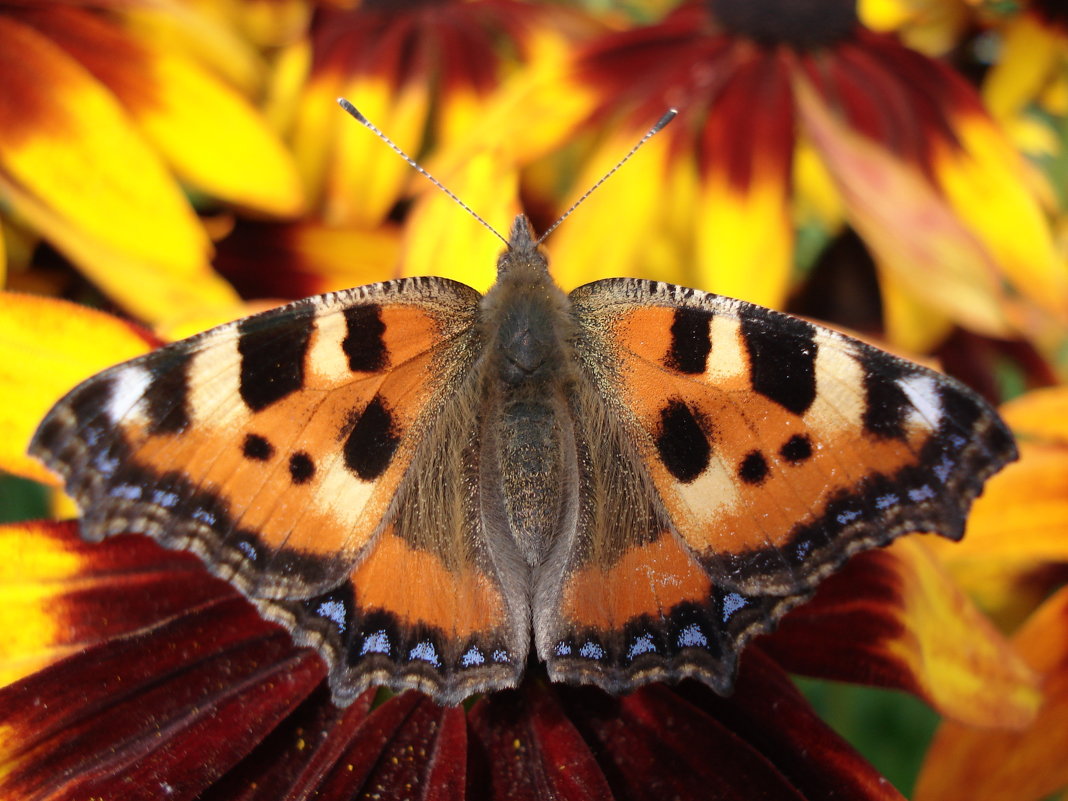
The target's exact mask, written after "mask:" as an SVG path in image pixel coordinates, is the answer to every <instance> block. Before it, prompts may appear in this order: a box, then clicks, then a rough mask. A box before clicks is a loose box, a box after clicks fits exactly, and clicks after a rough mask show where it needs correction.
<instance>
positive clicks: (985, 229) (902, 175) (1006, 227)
mask: <svg viewBox="0 0 1068 801" xmlns="http://www.w3.org/2000/svg"><path fill="white" fill-rule="evenodd" d="M577 61H578V64H577V67H576V72H575V76H574V78H573V80H574V83H575V84H577V85H579V86H581V87H594V88H595V89H596V91H597V92H598V94H599V96H600V97H601V98H602V102H601V103H600V104H599V107H598V112H597V116H596V119H597V120H598V122H599V124H600V125H604V120H605V119H611V120H615V121H617V122H616V123H615V124H614V127H613V128H612V135H610V136H607V137H605V138H604V142H603V145H602V146H601V147H599V148H598V150H597V151H596V153H595V154H594V156H593V157H592V158H591V159H590V160H589V162H588V165H587V167H586V169H584V170H583V172H582V173H581V174H580V177H579V178H578V180H577V181H576V184H575V185H576V187H577V188H578V189H579V190H581V189H584V188H585V187H587V186H589V185H590V183H591V182H592V181H593V180H595V178H596V177H598V176H599V175H601V174H603V173H604V171H605V170H606V165H610V163H611V161H612V158H613V155H614V154H616V153H619V152H621V151H623V150H625V149H626V146H625V144H624V143H627V142H631V141H633V139H634V138H635V135H636V132H637V131H640V130H642V129H643V128H644V127H645V126H647V125H648V120H650V119H655V118H656V117H657V115H658V114H659V113H660V112H661V111H662V110H663V109H664V108H665V107H668V106H676V107H678V108H679V109H680V110H681V114H680V119H679V121H678V123H677V124H675V125H674V126H673V127H672V129H669V130H667V131H665V133H664V134H663V135H662V136H661V137H659V141H654V142H652V143H650V146H649V147H648V148H647V149H646V152H645V153H643V158H642V159H641V160H640V162H639V163H637V164H635V165H633V166H632V167H629V168H628V169H627V170H626V171H625V172H624V173H623V174H622V175H620V176H618V177H617V178H614V179H613V180H614V181H615V185H614V187H613V191H612V192H605V193H600V194H599V195H597V196H595V197H593V198H591V199H590V201H588V203H587V207H586V208H585V209H584V210H583V215H584V219H583V225H582V226H578V225H575V226H571V227H567V228H564V229H562V230H561V231H560V232H559V233H558V234H557V235H555V239H554V240H553V241H552V242H551V245H550V246H551V248H552V250H553V253H554V255H555V263H556V265H557V267H558V268H559V269H560V270H561V271H564V272H562V277H563V279H564V282H565V283H567V284H574V283H579V282H581V281H585V280H589V279H590V278H593V277H602V276H607V275H609V274H615V273H618V272H620V271H623V272H626V273H628V274H635V273H636V274H649V275H656V276H657V277H659V278H664V279H667V280H673V281H678V282H681V283H689V284H696V285H699V286H702V287H704V288H706V289H711V290H713V291H717V292H721V293H723V294H727V295H732V296H737V297H744V298H747V299H750V300H754V301H756V302H759V303H763V304H765V305H771V306H781V305H782V304H783V303H784V301H785V298H786V297H787V294H788V293H789V291H790V290H791V288H792V286H793V273H792V271H793V268H794V237H795V230H796V228H797V227H798V225H800V224H806V223H818V224H819V225H821V226H823V227H824V228H825V229H827V230H832V231H833V230H835V229H836V227H837V226H838V225H839V223H840V222H841V221H842V220H843V219H844V220H845V221H848V222H849V224H850V225H851V226H852V227H853V228H854V229H855V230H856V231H857V232H858V233H859V234H860V236H861V237H862V239H863V241H864V243H865V244H866V245H867V247H868V249H869V250H870V251H871V253H872V255H873V256H874V258H875V261H876V263H877V265H878V268H879V276H880V286H881V290H882V295H883V301H884V307H885V320H886V327H887V331H888V335H889V337H890V338H891V340H892V341H894V342H897V343H899V344H901V345H903V346H906V347H910V348H912V349H914V350H922V349H924V348H926V347H930V346H931V345H932V344H933V343H935V342H937V341H938V339H939V338H940V337H941V336H943V335H944V334H945V332H946V330H947V325H948V324H949V323H950V322H954V323H957V324H959V325H962V326H964V327H967V328H969V329H971V330H974V331H977V332H980V333H984V334H987V335H993V336H1001V337H1006V336H1017V335H1021V334H1022V335H1025V336H1029V337H1032V338H1033V339H1035V340H1037V341H1040V342H1042V343H1043V344H1044V345H1046V346H1047V347H1051V346H1052V345H1053V344H1055V343H1056V342H1057V341H1058V337H1059V332H1060V331H1061V328H1060V324H1061V323H1062V322H1063V321H1064V320H1065V318H1066V314H1068V277H1066V275H1065V271H1064V269H1063V265H1062V264H1061V263H1060V262H1059V260H1058V259H1057V256H1056V253H1055V251H1054V248H1053V244H1052V240H1051V235H1050V231H1049V227H1048V223H1047V221H1046V219H1045V217H1044V216H1043V213H1042V210H1041V209H1040V206H1039V204H1038V202H1037V201H1036V200H1035V198H1034V197H1033V196H1032V195H1031V194H1030V192H1029V190H1028V188H1027V181H1026V180H1025V177H1026V176H1025V172H1024V170H1023V167H1022V164H1021V161H1020V157H1019V155H1018V154H1017V153H1016V152H1015V151H1014V150H1013V149H1012V147H1011V146H1010V145H1009V143H1008V141H1007V140H1006V138H1005V137H1004V135H1003V134H1002V133H1001V132H1000V131H999V129H998V127H997V126H996V125H995V124H994V122H993V121H992V119H991V118H990V117H989V115H988V114H987V113H986V112H985V111H984V110H983V107H982V104H981V103H980V100H979V97H978V95H977V93H976V92H975V90H974V89H972V88H971V86H969V84H968V83H967V82H966V81H965V80H964V79H963V78H962V77H961V76H960V75H959V74H957V73H956V72H955V71H954V70H953V69H952V68H951V67H950V66H948V65H946V64H945V63H943V62H941V61H938V60H935V59H932V58H929V57H927V56H925V55H922V54H920V53H918V52H916V51H914V50H911V49H909V48H907V47H905V46H904V45H902V44H901V43H900V42H899V41H898V40H897V39H896V38H894V37H893V36H891V35H888V34H879V33H875V32H873V31H871V30H869V29H867V28H865V27H864V26H863V25H861V24H860V23H859V21H858V19H857V16H856V11H855V8H854V4H853V2H851V0H835V1H834V2H824V3H795V2H783V1H782V0H760V1H759V2H750V1H749V0H737V1H735V0H710V1H709V2H703V3H687V4H685V5H683V6H682V7H680V8H679V9H678V10H677V11H676V12H674V13H672V14H671V15H669V16H668V17H667V18H666V19H664V20H663V21H662V22H661V23H659V24H656V25H651V26H646V27H639V28H635V29H633V30H629V31H626V32H623V33H619V34H611V35H609V36H607V37H605V38H603V39H602V40H600V41H598V42H595V43H593V44H591V45H590V46H588V47H587V48H586V49H585V50H584V51H583V52H582V53H581V54H580V55H579V56H578V58H577ZM589 228H596V229H599V230H612V231H613V232H614V236H613V237H612V239H611V241H610V242H609V243H608V244H605V243H604V241H603V238H598V237H591V236H588V234H587V233H586V231H587V230H588V229H589ZM584 229H585V230H584Z"/></svg>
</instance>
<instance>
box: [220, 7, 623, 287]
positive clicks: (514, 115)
mask: <svg viewBox="0 0 1068 801" xmlns="http://www.w3.org/2000/svg"><path fill="white" fill-rule="evenodd" d="M343 5H344V4H337V5H335V6H331V5H330V4H321V5H320V6H319V7H318V8H317V9H316V12H315V14H314V16H313V17H312V19H311V22H310V25H309V28H308V31H307V33H306V35H304V36H303V37H301V38H299V39H298V40H297V41H295V42H293V43H292V44H291V45H290V46H288V47H287V48H285V50H284V51H283V53H282V54H281V56H280V58H279V59H278V65H277V69H276V70H275V76H274V80H273V84H272V91H271V93H270V97H271V100H270V102H269V112H268V113H269V114H270V116H271V117H272V119H274V120H275V121H276V123H277V124H278V125H279V126H280V128H281V129H283V130H284V131H285V132H286V136H287V138H288V140H289V142H290V143H291V147H292V150H293V152H294V154H295V157H296V160H297V163H298V165H299V168H300V170H301V173H302V176H303V179H304V183H305V185H306V186H307V187H308V194H309V197H310V199H311V204H312V208H311V210H310V214H309V215H307V216H306V217H305V218H304V219H302V220H300V221H299V222H297V223H294V224H292V225H272V224H264V223H258V222H254V223H247V222H239V223H238V225H237V226H236V228H235V229H234V231H233V232H232V235H231V236H229V237H227V238H226V239H224V240H223V241H222V242H221V243H220V249H219V258H218V260H217V262H216V265H217V267H218V269H219V270H220V271H221V272H222V273H223V274H224V275H226V276H227V277H228V278H230V279H232V280H233V281H234V282H235V283H237V284H238V285H239V286H240V287H241V288H242V290H243V291H244V292H245V294H246V295H247V294H248V293H253V294H255V295H257V296H264V295H265V294H266V295H272V296H275V297H290V298H296V297H302V296H305V295H309V294H317V293H321V292H325V291H329V290H335V289H341V288H345V287H349V286H352V285H354V284H360V283H366V282H368V281H372V280H377V279H382V278H389V277H396V276H398V275H400V274H405V275H415V274H419V275H426V274H438V275H446V276H448V277H453V278H462V280H466V281H467V282H468V283H470V284H472V285H474V286H483V287H484V286H485V285H487V284H488V283H489V279H490V277H491V272H492V267H493V264H494V262H495V259H496V249H497V247H498V245H499V243H498V242H496V241H495V240H494V239H492V238H491V237H486V236H485V231H484V230H483V229H482V228H480V227H479V226H478V225H477V223H474V221H473V220H469V219H466V218H463V217H462V216H461V218H460V219H457V215H456V210H455V206H453V205H452V203H451V202H449V201H447V200H446V201H444V202H437V201H438V200H440V199H439V198H434V197H432V196H433V195H436V194H438V193H437V190H435V189H434V188H433V187H432V186H431V185H430V184H429V183H428V182H426V181H425V180H424V179H423V178H422V177H420V176H417V175H416V174H415V173H414V171H413V170H412V168H411V167H410V166H409V165H407V164H405V162H404V161H403V160H402V159H400V158H396V157H394V156H392V155H391V154H389V153H388V152H387V151H386V150H385V148H384V147H383V145H382V143H381V142H379V141H377V140H376V139H375V138H374V137H373V136H371V135H369V134H368V132H367V131H366V130H364V129H363V128H362V127H361V126H359V125H357V124H356V123H354V122H353V120H351V119H350V118H349V117H347V116H346V115H344V114H342V113H339V110H338V108H337V105H336V104H335V102H334V101H335V99H336V98H337V97H339V96H344V97H347V98H351V100H352V101H353V102H354V103H355V104H356V105H357V106H358V107H359V108H360V110H361V111H362V112H363V113H364V114H366V116H367V117H368V118H369V119H370V120H372V121H373V122H374V123H375V124H376V125H377V126H378V127H379V128H381V129H382V130H383V131H384V132H385V133H386V134H387V135H388V136H389V138H390V139H391V140H392V141H394V142H395V143H396V144H397V145H398V146H399V147H400V148H401V149H403V150H404V151H405V152H407V153H409V154H411V155H412V156H413V157H416V158H418V159H419V160H420V162H421V163H423V164H424V165H425V166H426V167H428V168H429V169H430V170H431V172H433V173H434V174H435V175H437V176H438V177H439V178H440V179H442V180H444V181H445V182H446V183H447V184H449V185H450V186H451V187H452V189H453V190H455V191H456V192H457V193H458V194H459V195H461V196H462V197H463V198H464V200H465V202H466V203H468V204H469V205H470V206H471V207H472V208H475V209H477V210H478V211H479V213H481V214H483V215H485V216H486V217H488V218H489V219H491V220H494V222H495V223H497V224H499V225H502V226H503V225H506V224H507V223H508V222H510V221H511V219H512V218H513V217H514V215H515V214H516V212H517V211H518V210H519V209H518V199H517V198H518V173H519V170H520V167H521V166H522V165H523V164H524V163H526V162H528V161H529V160H530V159H531V158H533V155H532V153H533V154H542V153H544V152H545V151H546V150H550V149H552V148H553V147H554V146H556V145H559V144H560V142H562V141H564V140H565V139H566V137H567V136H568V135H569V134H570V132H571V130H572V129H573V127H574V123H575V121H576V120H577V119H578V118H579V117H580V116H581V115H582V114H584V113H586V112H588V109H589V105H588V103H583V102H582V101H581V99H572V100H568V99H567V98H566V96H564V97H561V98H554V99H552V101H551V106H550V107H548V108H543V109H532V108H530V107H529V106H528V107H526V108H524V109H521V110H517V109H511V113H509V114H507V115H506V117H505V119H504V120H503V121H502V120H500V119H496V118H495V117H494V115H495V114H500V113H501V110H500V105H499V102H498V101H499V96H500V94H501V92H502V91H505V88H506V87H507V92H508V93H509V94H510V95H512V96H514V95H516V94H518V95H523V96H525V94H524V90H523V89H517V88H516V87H525V86H529V85H531V84H538V85H553V86H555V83H554V82H553V79H552V77H551V76H555V75H556V74H557V73H558V72H559V70H560V69H561V65H562V63H563V60H564V55H565V54H566V53H567V52H569V50H570V49H572V47H573V43H574V42H575V41H576V40H578V39H579V38H581V37H584V36H585V37H588V36H589V35H590V33H591V32H593V31H601V30H602V28H601V26H599V25H597V24H596V23H595V22H594V21H593V20H592V19H590V18H589V17H587V16H586V15H584V14H582V13H580V12H578V11H575V10H572V9H568V8H566V7H564V6H560V5H537V4H532V3H525V2H513V1H512V0H486V1H482V0H480V1H479V2H451V1H450V2H421V3H406V4H389V3H364V4H362V5H358V6H354V7H342V6H343ZM546 100H548V98H546ZM502 122H503V123H504V124H503V125H502ZM516 130H522V131H523V138H524V142H525V143H526V144H525V145H523V146H522V147H518V146H515V147H514V146H513V145H515V140H516V137H515V136H514V135H513V132H514V131H516ZM488 142H492V143H495V145H498V146H488V145H487V143H488ZM502 142H503V143H506V144H505V145H504V146H503V147H501V146H499V145H500V144H501V143H502ZM445 153H447V154H449V155H448V160H447V161H441V160H440V159H438V158H437V157H436V154H445ZM454 165H458V169H457V170H455V171H454V170H453V169H452V167H453V166H454ZM420 194H423V195H429V196H431V198H430V199H431V200H432V202H431V203H420V204H419V207H418V209H417V211H416V213H414V214H412V215H410V218H409V222H410V225H408V226H406V227H405V229H404V230H403V231H402V230H401V229H400V228H399V227H398V226H395V225H393V224H392V223H393V222H394V221H395V218H396V216H398V214H397V213H398V210H399V209H403V208H405V207H406V206H407V204H408V201H410V200H411V199H412V197H414V196H418V195H420ZM407 232H413V233H412V234H410V235H409V234H408V233H407ZM250 243H251V244H253V246H254V248H255V251H256V254H255V256H254V257H252V258H250V253H251V251H250V250H248V249H247V248H246V247H245V246H246V244H250ZM353 253H358V254H360V258H359V259H358V260H355V259H353V258H352V255H351V254H353ZM459 263H463V264H465V265H466V266H464V267H457V266H456V265H457V264H459ZM476 273H477V275H476Z"/></svg>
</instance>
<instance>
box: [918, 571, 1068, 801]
mask: <svg viewBox="0 0 1068 801" xmlns="http://www.w3.org/2000/svg"><path fill="white" fill-rule="evenodd" d="M1013 645H1014V646H1015V648H1016V650H1017V652H1018V653H1019V654H1020V656H1021V657H1022V658H1023V659H1024V660H1025V661H1026V662H1027V663H1028V664H1029V665H1030V666H1031V667H1032V668H1033V669H1034V670H1035V671H1036V672H1037V673H1038V674H1040V675H1041V676H1042V678H1043V681H1042V695H1043V700H1042V706H1041V708H1040V709H1039V713H1038V716H1037V717H1036V718H1035V720H1034V721H1033V722H1032V724H1031V725H1030V726H1029V727H1027V728H1026V729H1025V730H1023V731H1003V730H996V729H984V728H972V727H968V726H964V725H962V724H960V723H953V722H949V723H945V724H943V725H942V727H941V728H940V729H939V730H938V732H937V733H936V735H935V739H934V741H933V742H932V744H931V748H930V750H929V751H928V752H927V760H926V762H925V763H924V766H923V770H922V772H921V773H920V776H919V779H918V780H917V784H916V793H915V798H916V801H935V800H936V799H937V801H954V800H955V799H961V801H964V799H967V801H1038V799H1043V798H1048V797H1049V796H1050V795H1051V794H1052V793H1055V792H1057V791H1063V790H1064V789H1065V787H1068V760H1065V754H1068V588H1066V589H1062V590H1061V591H1060V592H1058V593H1057V594H1056V595H1054V596H1053V597H1052V598H1050V599H1049V600H1048V601H1047V602H1046V603H1045V604H1044V605H1043V606H1042V607H1041V608H1040V609H1039V610H1038V611H1037V612H1035V614H1034V615H1033V616H1032V617H1031V618H1030V619H1029V620H1028V622H1027V623H1026V624H1025V625H1024V627H1023V628H1022V629H1021V630H1020V631H1019V632H1018V633H1017V635H1016V637H1015V638H1014V639H1013Z"/></svg>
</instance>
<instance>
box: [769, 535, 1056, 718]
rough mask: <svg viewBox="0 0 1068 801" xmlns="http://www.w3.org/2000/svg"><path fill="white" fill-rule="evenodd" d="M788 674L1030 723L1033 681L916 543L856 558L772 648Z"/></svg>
mask: <svg viewBox="0 0 1068 801" xmlns="http://www.w3.org/2000/svg"><path fill="white" fill-rule="evenodd" d="M764 647H765V650H768V651H770V652H771V653H773V654H774V655H775V657H776V658H777V659H778V660H779V661H780V662H781V663H782V664H783V665H784V666H786V668H787V669H788V670H792V671H795V672H799V673H805V674H808V675H815V676H820V677H824V678H832V679H840V680H847V681H855V682H863V683H868V684H874V685H876V686H882V687H890V688H896V689H903V690H907V691H909V692H913V693H915V694H916V695H919V696H920V697H921V698H924V699H925V700H927V702H928V703H930V704H931V705H932V706H933V707H935V708H936V709H937V710H939V711H940V712H941V713H942V714H943V715H946V716H947V717H951V718H954V719H956V720H963V721H968V722H970V723H974V724H977V725H987V726H989V725H1005V726H1022V725H1026V724H1027V723H1028V722H1029V721H1030V720H1031V719H1032V718H1033V716H1034V714H1035V709H1036V707H1037V704H1038V696H1037V693H1036V690H1035V686H1034V676H1033V675H1032V673H1031V671H1030V670H1029V669H1028V668H1027V667H1026V666H1025V665H1024V664H1023V663H1022V662H1021V661H1020V660H1019V658H1018V657H1017V656H1016V655H1015V653H1014V652H1013V650H1012V648H1011V647H1010V646H1009V644H1008V643H1007V642H1006V641H1005V639H1004V638H1003V637H1002V636H1001V634H999V633H998V632H997V630H996V629H994V627H993V626H992V625H991V624H990V622H989V621H988V620H987V619H986V618H985V617H984V615H983V614H982V613H981V612H979V610H978V609H976V607H975V606H974V604H972V602H971V601H970V600H969V599H968V597H967V596H966V595H964V594H963V593H962V592H961V591H960V590H959V589H958V588H957V586H956V585H955V584H954V583H953V580H952V579H951V578H950V577H949V575H948V574H947V573H946V571H945V570H944V568H943V567H942V566H941V564H940V563H939V562H938V560H937V559H936V558H935V557H934V556H933V555H932V554H931V552H930V550H929V549H928V548H927V547H926V545H925V543H923V542H920V541H919V540H917V539H916V538H915V537H913V538H907V539H903V540H899V541H897V542H895V543H894V544H893V546H891V547H890V548H886V549H883V550H878V551H871V552H868V553H865V554H862V555H861V556H858V557H854V559H853V560H852V561H851V562H850V563H849V564H848V565H847V566H846V568H845V569H844V570H843V571H841V572H840V573H838V574H836V575H834V576H832V577H831V578H829V579H827V580H826V581H825V582H824V584H823V585H822V586H821V587H820V590H819V592H818V593H817V595H816V597H815V599H813V601H812V602H810V603H809V604H806V605H804V606H802V607H800V608H798V609H797V610H795V611H794V612H792V613H791V614H790V615H788V616H787V617H786V619H785V620H784V621H783V624H782V626H781V628H780V630H779V631H778V632H776V633H775V634H774V635H773V636H772V637H770V638H769V639H768V641H767V644H766V645H765V646H764Z"/></svg>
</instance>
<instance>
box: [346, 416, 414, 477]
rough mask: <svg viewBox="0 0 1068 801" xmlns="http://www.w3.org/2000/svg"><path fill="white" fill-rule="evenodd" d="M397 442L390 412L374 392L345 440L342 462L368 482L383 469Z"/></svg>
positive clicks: (394, 451)
mask: <svg viewBox="0 0 1068 801" xmlns="http://www.w3.org/2000/svg"><path fill="white" fill-rule="evenodd" d="M399 444H400V432H399V431H398V430H397V426H396V423H395V421H394V419H393V413H392V412H390V410H389V408H388V407H387V406H386V404H385V402H384V401H383V400H382V398H381V397H380V396H378V395H376V396H375V397H374V398H372V399H371V402H370V403H368V404H367V407H366V408H365V409H364V410H363V413H362V414H361V415H360V416H359V418H357V420H356V423H355V425H353V427H352V430H351V431H350V432H349V434H348V437H346V439H345V446H344V453H345V465H346V467H348V469H349V470H351V471H352V472H353V473H355V474H356V475H357V476H359V477H360V478H362V479H363V480H364V481H371V480H372V479H375V478H378V477H379V476H380V475H382V473H384V472H385V471H386V468H387V467H389V463H390V462H391V461H392V460H393V454H394V453H396V451H397V446H398V445H399Z"/></svg>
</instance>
